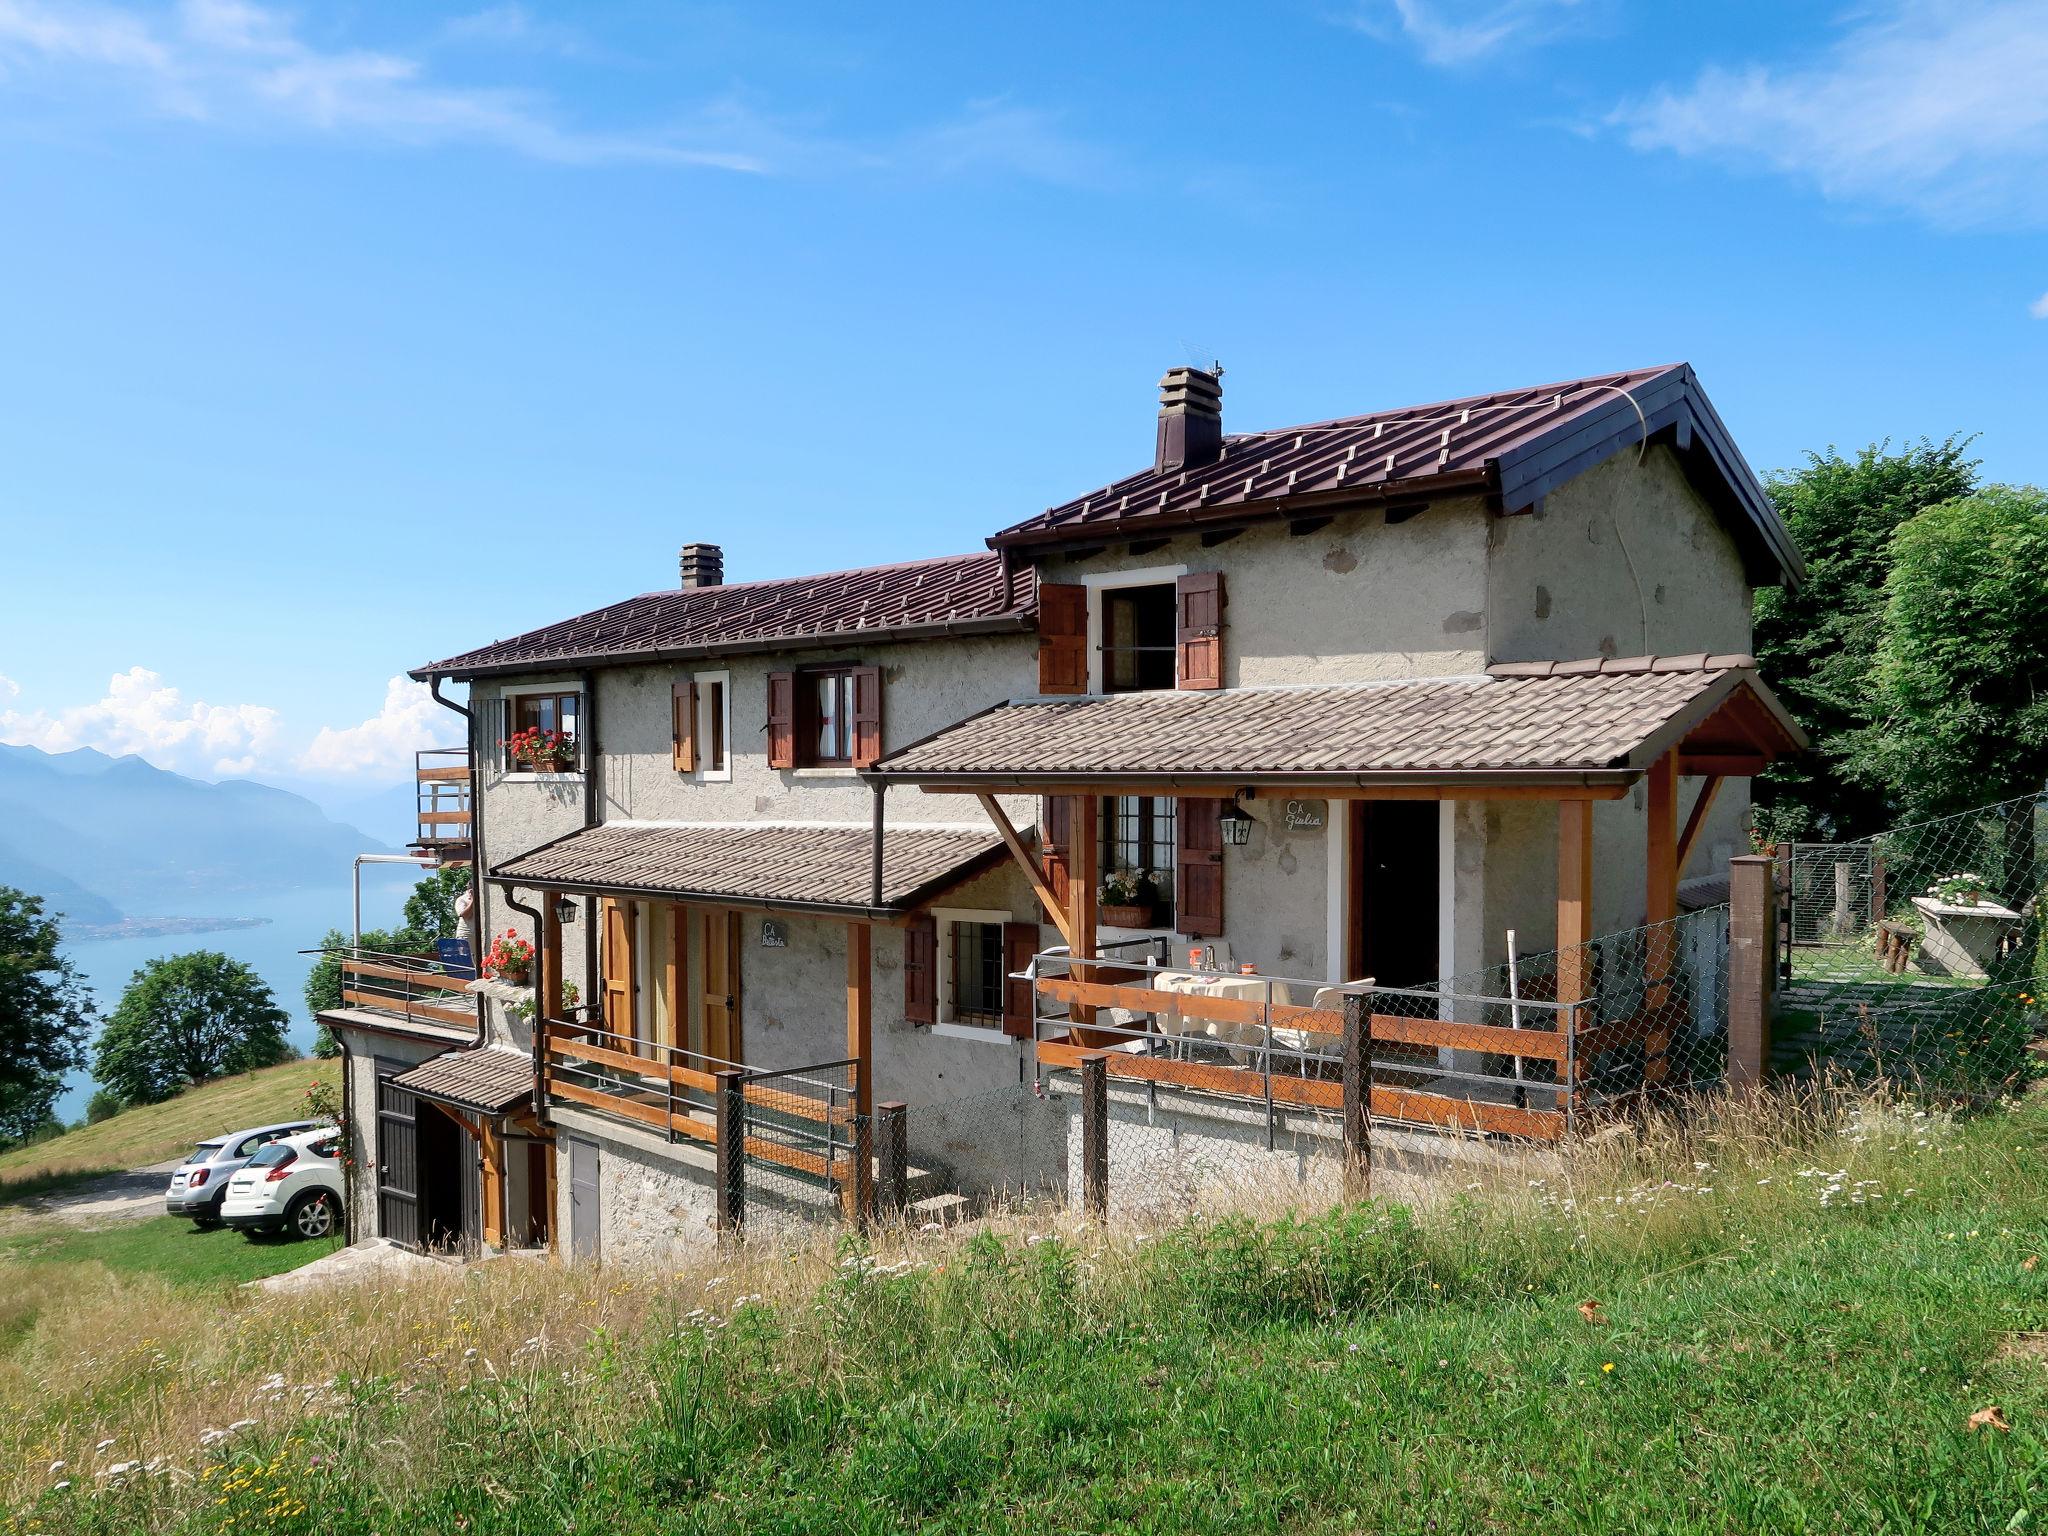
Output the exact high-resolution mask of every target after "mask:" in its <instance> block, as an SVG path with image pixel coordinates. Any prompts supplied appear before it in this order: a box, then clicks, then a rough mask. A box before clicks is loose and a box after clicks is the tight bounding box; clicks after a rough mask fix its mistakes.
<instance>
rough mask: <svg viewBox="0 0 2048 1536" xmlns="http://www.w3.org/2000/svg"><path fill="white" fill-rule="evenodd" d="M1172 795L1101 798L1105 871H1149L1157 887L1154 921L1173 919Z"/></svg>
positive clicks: (1162, 925)
mask: <svg viewBox="0 0 2048 1536" xmlns="http://www.w3.org/2000/svg"><path fill="white" fill-rule="evenodd" d="M1174 805H1175V801H1174V799H1173V797H1172V796H1171V795H1106V796H1104V797H1103V801H1102V873H1103V874H1104V875H1113V874H1117V873H1119V872H1121V871H1124V870H1129V871H1130V872H1132V873H1133V874H1149V875H1151V877H1152V883H1153V885H1154V886H1155V887H1157V889H1158V893H1159V894H1158V897H1157V899H1156V900H1155V901H1154V902H1153V911H1154V917H1153V921H1154V923H1155V924H1157V925H1158V926H1160V927H1166V926H1168V925H1170V924H1171V923H1172V921H1173V816H1174Z"/></svg>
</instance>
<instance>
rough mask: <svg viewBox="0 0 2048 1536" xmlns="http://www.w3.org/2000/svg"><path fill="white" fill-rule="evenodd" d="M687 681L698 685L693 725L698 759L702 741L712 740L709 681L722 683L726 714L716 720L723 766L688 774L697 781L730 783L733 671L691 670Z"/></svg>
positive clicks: (702, 744)
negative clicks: (723, 758)
mask: <svg viewBox="0 0 2048 1536" xmlns="http://www.w3.org/2000/svg"><path fill="white" fill-rule="evenodd" d="M690 681H691V683H693V684H694V685H695V686H696V689H697V718H696V721H695V722H694V728H695V730H696V732H697V761H698V762H699V763H702V762H703V761H704V747H705V743H707V742H709V741H710V740H711V684H713V683H719V684H722V685H723V687H724V693H725V709H724V714H725V718H724V719H723V720H722V721H720V722H719V724H720V726H721V727H722V730H721V731H720V734H719V739H720V740H721V741H723V742H724V743H725V766H724V767H723V768H701V767H700V768H698V769H696V770H695V771H694V772H693V773H692V774H691V777H692V778H694V779H696V780H697V781H698V782H699V783H700V784H730V783H731V782H732V673H730V672H723V671H721V672H693V673H691V674H690Z"/></svg>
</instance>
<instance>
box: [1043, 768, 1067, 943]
mask: <svg viewBox="0 0 2048 1536" xmlns="http://www.w3.org/2000/svg"><path fill="white" fill-rule="evenodd" d="M1073 835H1074V802H1073V801H1072V800H1071V799H1070V798H1069V797H1067V796H1066V795H1041V796H1039V798H1038V858H1039V863H1040V864H1041V865H1042V866H1043V867H1044V869H1045V883H1046V884H1047V885H1049V886H1051V887H1052V893H1053V895H1055V896H1057V897H1059V899H1060V906H1061V907H1062V908H1063V909H1064V908H1065V906H1066V904H1067V871H1068V870H1069V869H1070V868H1072V867H1073V865H1072V860H1071V859H1070V858H1069V856H1068V848H1069V846H1070V840H1071V839H1072V837H1073ZM1049 915H1056V914H1049Z"/></svg>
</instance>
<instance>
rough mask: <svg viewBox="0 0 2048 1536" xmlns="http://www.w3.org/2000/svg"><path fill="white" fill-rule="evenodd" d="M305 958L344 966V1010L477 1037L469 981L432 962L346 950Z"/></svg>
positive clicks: (352, 948)
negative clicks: (316, 957) (353, 1010)
mask: <svg viewBox="0 0 2048 1536" xmlns="http://www.w3.org/2000/svg"><path fill="white" fill-rule="evenodd" d="M304 953H306V954H311V955H317V956H319V957H321V958H323V959H332V960H334V961H336V962H337V963H338V964H339V966H340V968H341V1005H342V1007H344V1008H353V1009H357V1010H360V1011H362V1012H364V1013H376V1014H384V1015H386V1016H389V1017H393V1018H401V1019H409V1020H412V1021H414V1022H416V1023H425V1024H432V1025H434V1026H436V1027H437V1028H441V1029H460V1030H466V1031H468V1032H469V1033H471V1034H472V1035H473V1034H474V1033H475V1032H476V1029H477V1007H476V998H475V997H473V996H472V995H471V994H470V993H469V991H468V989H467V982H468V980H469V977H468V976H467V975H466V974H458V973H457V972H456V971H455V970H454V969H452V968H451V967H449V966H447V965H444V964H443V963H442V962H440V961H439V960H436V959H434V958H432V957H431V956H426V955H397V954H388V953H386V952H384V951H381V950H374V949H363V948H361V947H359V946H355V945H346V944H345V945H341V946H339V947H337V948H333V949H317V950H306V951H304Z"/></svg>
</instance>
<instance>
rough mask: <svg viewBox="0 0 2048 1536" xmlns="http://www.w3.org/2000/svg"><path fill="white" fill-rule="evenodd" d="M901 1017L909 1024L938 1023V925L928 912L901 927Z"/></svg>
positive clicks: (921, 913)
mask: <svg viewBox="0 0 2048 1536" xmlns="http://www.w3.org/2000/svg"><path fill="white" fill-rule="evenodd" d="M903 1017H904V1018H905V1019H907V1020H908V1021H909V1022H910V1023H912V1024H936V1023H938V1021H939V925H938V922H937V920H936V919H934V918H933V917H932V915H931V913H929V912H920V913H918V914H917V915H916V916H915V917H913V918H911V919H910V921H909V922H907V923H905V924H904V925H903Z"/></svg>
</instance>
